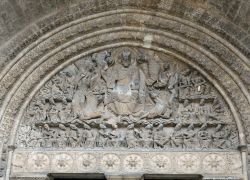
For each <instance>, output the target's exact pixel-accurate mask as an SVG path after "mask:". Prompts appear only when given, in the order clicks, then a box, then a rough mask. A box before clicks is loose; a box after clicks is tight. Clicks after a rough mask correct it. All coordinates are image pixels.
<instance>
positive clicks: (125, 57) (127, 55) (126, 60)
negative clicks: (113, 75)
mask: <svg viewBox="0 0 250 180" xmlns="http://www.w3.org/2000/svg"><path fill="white" fill-rule="evenodd" d="M122 65H123V66H124V67H129V66H130V65H131V52H130V51H124V52H123V53H122Z"/></svg>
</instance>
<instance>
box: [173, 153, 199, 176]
mask: <svg viewBox="0 0 250 180" xmlns="http://www.w3.org/2000/svg"><path fill="white" fill-rule="evenodd" d="M177 165H178V167H177V169H178V171H179V172H186V173H187V172H188V173H195V172H197V171H198V170H199V157H197V156H196V155H194V154H184V155H182V156H180V157H178V158H177Z"/></svg>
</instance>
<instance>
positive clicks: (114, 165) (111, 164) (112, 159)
mask: <svg viewBox="0 0 250 180" xmlns="http://www.w3.org/2000/svg"><path fill="white" fill-rule="evenodd" d="M101 166H102V170H103V171H104V172H118V171H119V169H120V166H121V160H120V158H119V157H118V156H117V155H115V154H105V155H104V156H103V158H102V160H101Z"/></svg>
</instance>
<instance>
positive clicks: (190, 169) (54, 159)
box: [12, 150, 242, 178]
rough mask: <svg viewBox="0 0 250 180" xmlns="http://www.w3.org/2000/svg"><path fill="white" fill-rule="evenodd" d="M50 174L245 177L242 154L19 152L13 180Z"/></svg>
mask: <svg viewBox="0 0 250 180" xmlns="http://www.w3.org/2000/svg"><path fill="white" fill-rule="evenodd" d="M34 173H39V174H48V173H105V174H120V175H122V174H134V173H136V174H202V175H203V176H206V177H210V176H216V177H225V176H227V177H229V176H230V177H236V178H237V177H239V178H240V177H241V176H242V161H241V155H240V153H239V152H236V151H233V152H228V151H223V152H222V151H220V152H208V151H203V152H194V151H193V152H160V151H150V152H149V151H132V150H131V151H112V150H106V151H103V150H102V151H100V150H84V151H80V150H79V151H52V150H51V151H34V150H33V151H32V150H30V151H29V150H16V151H15V152H14V157H13V161H12V176H15V177H16V176H18V175H20V176H24V175H27V174H34Z"/></svg>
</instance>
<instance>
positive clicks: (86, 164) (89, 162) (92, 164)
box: [77, 154, 96, 172]
mask: <svg viewBox="0 0 250 180" xmlns="http://www.w3.org/2000/svg"><path fill="white" fill-rule="evenodd" d="M77 164H78V169H80V170H81V171H83V172H89V171H94V170H95V168H96V158H95V156H93V155H91V154H82V155H80V157H79V159H78V161H77Z"/></svg>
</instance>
